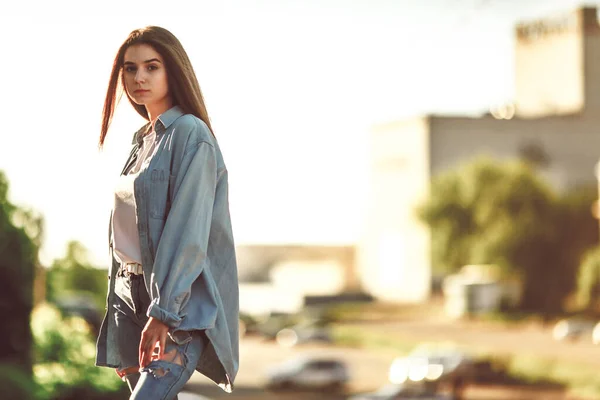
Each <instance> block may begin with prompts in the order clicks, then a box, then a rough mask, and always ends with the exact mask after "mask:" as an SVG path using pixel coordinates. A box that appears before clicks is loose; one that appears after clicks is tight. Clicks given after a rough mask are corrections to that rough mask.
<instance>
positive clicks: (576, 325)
mask: <svg viewBox="0 0 600 400" xmlns="http://www.w3.org/2000/svg"><path fill="white" fill-rule="evenodd" d="M594 326H595V322H594V321H592V320H589V319H586V318H583V317H572V318H565V319H561V320H560V321H558V322H557V323H556V324H555V325H554V328H553V329H552V337H553V338H554V340H558V341H562V340H572V341H573V340H578V339H580V338H582V337H583V336H592V335H593V334H592V332H593V330H594Z"/></svg>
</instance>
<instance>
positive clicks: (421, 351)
mask: <svg viewBox="0 0 600 400" xmlns="http://www.w3.org/2000/svg"><path fill="white" fill-rule="evenodd" d="M475 365H476V364H475V360H474V358H473V357H471V356H470V355H469V354H468V353H467V352H466V351H464V350H462V349H460V348H459V347H456V346H453V345H446V344H424V345H421V346H418V347H416V348H415V349H414V350H413V351H412V352H411V353H410V354H409V355H408V356H406V357H398V358H396V359H395V360H394V361H393V362H392V364H391V366H390V370H389V380H390V382H391V383H393V384H406V383H410V382H422V383H423V384H425V385H426V386H427V387H429V390H431V392H433V393H442V392H450V393H452V395H453V398H455V399H460V398H461V397H462V392H463V390H464V387H465V386H466V385H467V384H468V383H469V382H472V381H473V377H474V375H475Z"/></svg>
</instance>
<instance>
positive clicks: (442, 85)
mask: <svg viewBox="0 0 600 400" xmlns="http://www.w3.org/2000/svg"><path fill="white" fill-rule="evenodd" d="M5 3H8V4H4V5H2V6H0V37H2V38H3V40H2V55H3V57H2V60H1V61H0V72H1V75H2V77H3V78H4V79H3V82H2V85H1V91H0V93H2V96H0V102H1V103H0V104H1V106H2V110H4V112H3V113H2V116H3V121H4V123H3V129H2V131H1V133H0V139H1V145H0V170H3V171H4V172H5V173H6V174H7V175H8V179H9V182H10V186H11V190H10V199H11V200H12V201H13V202H15V203H17V204H19V205H21V206H26V207H31V208H33V209H35V210H37V211H39V212H41V213H42V214H43V215H44V217H45V223H46V239H45V243H44V247H43V249H42V262H43V263H46V264H49V263H50V262H51V260H52V259H54V258H56V257H60V256H62V255H63V254H64V250H65V244H66V242H67V241H68V240H78V241H80V242H82V243H83V244H84V245H85V246H86V247H87V248H88V249H89V250H90V251H91V255H92V257H93V260H94V261H95V262H96V263H97V264H98V265H105V264H106V263H107V262H108V260H107V227H108V217H109V210H110V206H111V202H112V186H113V184H114V182H115V179H116V177H117V176H118V173H119V172H120V170H121V168H122V166H123V163H124V161H125V158H126V156H127V154H128V153H129V150H130V145H129V143H130V141H131V136H132V134H133V132H134V131H135V130H137V129H138V128H139V126H140V125H141V124H142V123H143V121H142V120H141V118H140V117H138V116H137V114H136V113H135V112H134V111H133V110H132V109H131V107H130V106H129V104H128V102H127V101H126V100H124V101H123V102H122V103H121V107H119V109H118V111H117V115H116V120H115V123H114V124H113V126H112V128H111V131H110V132H109V136H108V141H107V144H106V146H105V150H104V151H103V152H99V151H98V149H97V146H96V144H97V139H98V135H99V126H100V116H101V111H102V104H103V100H104V96H105V90H106V84H107V82H108V76H109V72H110V68H111V65H112V61H113V58H114V55H115V53H116V51H117V49H118V47H119V46H120V44H121V43H122V41H123V40H124V39H125V38H126V36H127V35H128V34H129V32H130V31H131V30H133V29H135V28H138V27H142V26H146V25H160V26H163V27H165V28H167V29H169V30H171V31H172V32H173V33H174V34H175V35H176V36H177V37H178V38H179V39H180V41H181V42H182V43H183V45H184V47H185V48H186V50H187V52H188V54H189V55H190V58H191V59H192V63H193V65H194V67H195V69H196V74H197V76H198V79H199V81H200V85H201V87H202V90H203V93H204V96H205V99H206V103H207V107H208V111H209V115H210V117H211V120H212V123H213V127H214V129H215V133H216V135H217V138H218V140H219V142H220V144H221V147H222V150H223V153H224V157H225V162H226V164H227V166H228V170H229V174H230V204H231V212H232V218H233V223H234V234H235V238H236V241H237V242H238V243H272V242H275V243H277V242H279V243H281V242H285V243H329V244H331V243H344V244H347V243H354V242H355V241H356V240H357V239H358V237H359V235H360V229H361V224H362V218H363V214H364V199H365V193H364V185H365V183H366V179H367V160H368V141H367V138H368V131H369V127H370V126H371V125H373V124H376V123H380V122H384V121H389V120H393V119H398V118H403V117H404V116H407V115H412V114H418V113H426V112H432V111H438V112H473V111H480V110H484V109H486V107H488V106H489V105H490V104H492V103H497V102H501V101H504V100H507V99H510V98H511V96H512V94H513V86H512V85H513V84H512V79H513V71H512V67H513V64H512V63H513V58H512V57H513V53H512V52H513V47H512V46H513V42H512V34H513V31H512V24H513V22H514V21H515V20H516V19H518V18H523V17H534V16H540V15H544V14H545V13H548V12H556V11H564V10H568V9H570V8H572V7H574V6H575V5H578V4H580V2H578V1H575V0H547V1H543V0H426V1H424V0H353V1H348V0H228V1H217V0H214V1H199V0H196V1H189V2H182V1H176V0H173V1H169V2H165V1H160V2H158V1H144V2H126V1H124V2H115V1H94V2H86V1H80V2H73V3H69V2H65V1H60V0H59V1H43V0H35V1H33V0H29V1H27V0H26V1H19V2H16V1H12V2H5ZM117 4H118V6H117Z"/></svg>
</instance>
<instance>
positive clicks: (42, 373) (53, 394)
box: [31, 304, 129, 400]
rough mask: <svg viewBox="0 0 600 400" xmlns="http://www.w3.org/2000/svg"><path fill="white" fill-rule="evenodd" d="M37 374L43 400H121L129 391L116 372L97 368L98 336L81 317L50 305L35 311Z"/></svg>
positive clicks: (32, 323) (32, 321)
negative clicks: (96, 344)
mask: <svg viewBox="0 0 600 400" xmlns="http://www.w3.org/2000/svg"><path fill="white" fill-rule="evenodd" d="M31 327H32V331H33V335H34V338H35V365H34V373H35V378H36V381H37V384H38V385H39V388H38V393H37V395H38V398H39V399H42V400H79V399H86V400H109V399H110V400H117V399H127V398H129V393H128V392H129V391H128V389H127V385H125V384H124V383H123V382H122V381H121V380H120V379H119V378H118V377H117V374H115V371H114V370H113V369H112V368H100V367H96V366H95V365H94V359H95V355H96V349H95V338H96V337H95V334H94V333H93V332H92V331H91V330H90V327H89V325H88V324H86V323H85V321H84V320H83V319H81V318H79V317H77V316H67V317H63V316H62V315H61V314H60V312H59V310H58V309H57V308H55V307H54V306H52V305H50V304H42V305H39V306H37V307H36V308H35V310H34V311H33V314H32V318H31Z"/></svg>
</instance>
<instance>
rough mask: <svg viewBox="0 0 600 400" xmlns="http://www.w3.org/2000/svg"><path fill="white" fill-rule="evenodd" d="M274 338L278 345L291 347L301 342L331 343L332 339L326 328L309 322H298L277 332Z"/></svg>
mask: <svg viewBox="0 0 600 400" xmlns="http://www.w3.org/2000/svg"><path fill="white" fill-rule="evenodd" d="M275 340H276V341H277V343H278V344H279V345H280V346H283V347H293V346H296V345H298V344H302V343H331V342H333V339H332V337H331V333H330V331H329V329H328V328H325V327H318V326H313V325H310V324H298V325H294V326H292V327H290V328H283V329H282V330H280V331H279V332H277V336H276V337H275Z"/></svg>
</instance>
